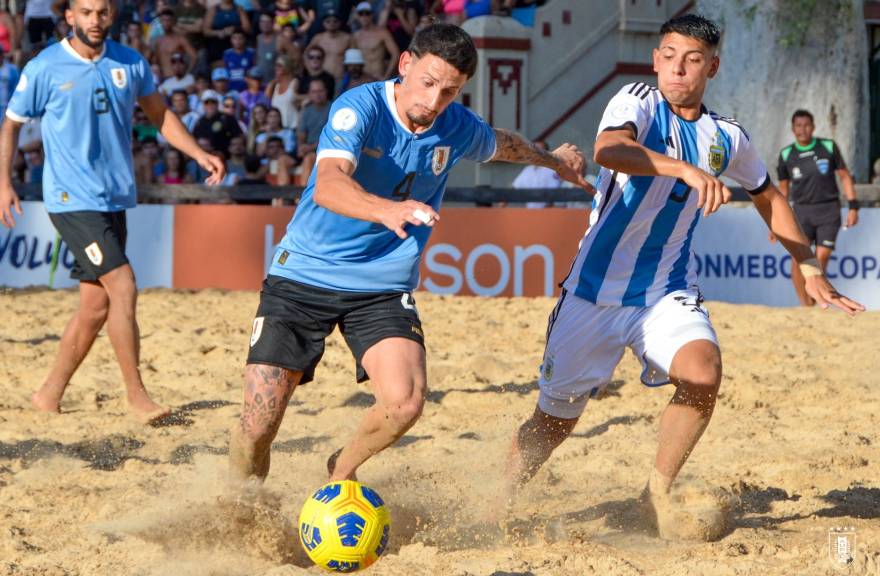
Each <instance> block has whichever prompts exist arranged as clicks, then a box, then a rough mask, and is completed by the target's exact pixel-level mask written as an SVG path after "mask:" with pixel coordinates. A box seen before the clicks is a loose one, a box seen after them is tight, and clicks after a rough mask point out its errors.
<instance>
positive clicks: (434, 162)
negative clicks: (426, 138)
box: [431, 146, 449, 176]
mask: <svg viewBox="0 0 880 576" xmlns="http://www.w3.org/2000/svg"><path fill="white" fill-rule="evenodd" d="M447 163H449V146H435V147H434V158H432V159H431V171H432V172H433V173H434V176H439V175H440V174H442V173H443V171H444V170H446V164H447Z"/></svg>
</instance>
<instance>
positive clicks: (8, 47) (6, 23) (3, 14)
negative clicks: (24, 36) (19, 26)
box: [0, 9, 19, 59]
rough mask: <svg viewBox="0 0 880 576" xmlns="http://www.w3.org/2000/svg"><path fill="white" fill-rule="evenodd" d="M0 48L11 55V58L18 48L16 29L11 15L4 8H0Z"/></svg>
mask: <svg viewBox="0 0 880 576" xmlns="http://www.w3.org/2000/svg"><path fill="white" fill-rule="evenodd" d="M0 49H2V50H3V53H4V54H10V55H12V58H13V59H15V54H16V53H17V52H18V49H19V46H18V31H17V30H16V29H15V22H14V21H13V19H12V16H11V15H10V14H9V11H8V10H6V9H2V10H0Z"/></svg>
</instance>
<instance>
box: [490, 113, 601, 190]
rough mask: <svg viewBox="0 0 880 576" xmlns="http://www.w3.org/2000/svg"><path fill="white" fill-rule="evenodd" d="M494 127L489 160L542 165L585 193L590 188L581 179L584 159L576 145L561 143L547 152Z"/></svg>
mask: <svg viewBox="0 0 880 576" xmlns="http://www.w3.org/2000/svg"><path fill="white" fill-rule="evenodd" d="M494 131H495V143H496V145H495V155H494V156H493V157H492V161H500V162H513V163H515V164H530V165H533V166H544V167H545V168H550V169H551V170H555V171H556V173H557V174H559V177H560V178H562V179H563V180H567V181H569V182H571V183H572V184H575V185H577V186H580V187H581V188H583V189H584V190H586V191H587V192H589V193H592V192H593V191H594V190H593V187H592V186H590V184H589V182H587V181H586V180H584V176H583V173H584V167H585V166H586V160H584V155H583V153H582V152H581V151H580V150H579V149H578V147H577V146H575V145H573V144H563V145H562V146H560V147H559V148H557V149H556V150H554V151H552V152H550V151H547V150H542V149H541V148H539V147H538V146H536V145H535V144H534V143H532V142H529V141H528V140H526V139H525V138H523V137H522V136H520V135H519V134H517V133H516V132H511V131H510V130H504V129H502V128H495V129H494Z"/></svg>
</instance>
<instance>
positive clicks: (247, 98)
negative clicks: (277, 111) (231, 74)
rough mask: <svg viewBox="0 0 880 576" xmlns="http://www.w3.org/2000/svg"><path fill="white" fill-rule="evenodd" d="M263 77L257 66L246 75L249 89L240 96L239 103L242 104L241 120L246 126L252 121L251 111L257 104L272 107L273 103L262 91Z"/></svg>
mask: <svg viewBox="0 0 880 576" xmlns="http://www.w3.org/2000/svg"><path fill="white" fill-rule="evenodd" d="M262 76H263V75H262V73H261V72H260V69H259V68H257V67H256V66H254V67H253V68H251V69H250V70H248V71H247V74H246V75H245V81H246V82H247V89H246V90H245V91H244V92H242V93H241V94H239V96H238V99H239V102H241V119H242V121H243V122H244V123H245V125H247V123H248V121H249V120H250V119H251V110H253V108H254V106H256V105H257V104H264V105H266V106H271V105H272V101H271V100H269V98H267V97H266V94H265V93H264V92H263V91H262V90H261V89H260V81H261V79H262Z"/></svg>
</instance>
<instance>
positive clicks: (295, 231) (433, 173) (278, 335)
mask: <svg viewBox="0 0 880 576" xmlns="http://www.w3.org/2000/svg"><path fill="white" fill-rule="evenodd" d="M476 65H477V53H476V48H475V47H474V44H473V41H472V40H471V38H470V36H468V34H467V33H466V32H465V31H463V30H462V29H461V28H459V27H457V26H451V25H446V24H438V25H433V26H429V27H427V28H425V29H424V30H422V31H420V32H419V33H418V34H417V35H416V37H415V38H414V39H413V42H412V45H411V46H410V47H409V49H408V50H407V51H406V52H404V53H403V54H402V55H401V57H400V61H399V72H400V78H399V80H397V81H388V82H375V83H372V84H365V85H363V86H360V87H358V88H354V89H352V90H349V91H348V92H345V93H344V94H343V95H342V96H340V97H339V98H338V99H337V100H336V102H335V103H334V104H333V107H332V108H331V111H330V120H329V121H328V123H327V125H326V126H325V127H324V130H323V132H322V134H321V137H320V141H319V144H318V151H317V165H316V168H315V170H313V171H312V174H311V176H310V178H309V181H308V185H307V187H306V189H305V192H304V193H303V196H302V200H301V201H300V204H299V206H298V207H297V210H296V213H295V215H294V217H293V220H292V221H291V222H290V225H289V226H288V229H287V234H286V235H285V237H284V239H283V240H282V241H281V244H280V245H279V247H278V249H277V251H276V253H275V256H274V258H273V261H272V267H271V269H270V270H269V276H268V277H267V278H266V281H265V282H264V284H263V290H262V293H261V295H260V306H259V309H258V310H257V315H256V318H255V320H254V325H253V332H252V335H251V347H250V353H249V355H248V364H247V368H246V369H245V391H244V392H245V394H244V396H245V397H244V406H243V408H242V413H241V419H240V425H239V426H237V427H236V428H235V429H234V431H233V438H232V442H231V446H230V459H231V472H232V476H233V477H234V479H236V480H245V479H247V478H249V477H256V478H257V479H259V480H262V479H264V478H265V477H266V475H267V474H268V472H269V449H270V445H271V443H272V440H273V439H274V437H275V434H276V433H277V431H278V426H279V425H280V424H281V419H282V418H283V416H284V410H285V408H286V407H287V402H288V400H289V399H290V395H291V394H292V393H293V390H294V388H295V387H296V386H297V385H299V384H304V383H306V382H308V381H310V380H312V378H313V376H314V371H315V367H316V365H317V364H318V361H319V360H320V358H321V355H322V354H323V351H324V339H325V338H326V337H327V336H328V335H329V334H330V333H331V332H332V331H333V329H334V327H336V326H339V328H340V330H341V331H342V334H343V335H344V337H345V340H346V342H347V343H348V346H349V348H351V351H352V353H353V354H354V356H355V359H356V361H357V368H358V380H359V381H363V380H366V379H368V378H369V380H370V383H371V386H372V390H373V392H374V394H375V396H376V403H375V404H374V406H373V407H372V408H370V409H369V410H368V412H367V415H366V417H365V418H364V419H363V421H362V422H361V424H360V427H359V428H358V431H357V434H356V435H355V437H354V438H353V439H352V440H351V441H349V442H348V443H347V444H346V445H345V446H344V447H343V448H342V449H341V450H340V451H338V452H337V453H335V454H334V455H333V456H332V457H331V459H330V461H329V462H328V471H329V473H330V477H331V479H333V480H340V479H347V478H348V479H350V478H354V477H355V473H356V470H357V468H358V466H360V465H361V464H362V463H363V462H364V461H366V460H367V458H369V457H370V456H372V455H374V454H376V453H378V452H379V451H381V450H383V449H384V448H386V447H387V446H389V445H391V444H392V443H393V442H394V441H396V440H397V439H398V438H400V436H402V435H403V433H404V432H405V431H406V430H408V429H409V428H410V427H411V426H412V425H413V424H414V423H415V421H416V419H417V418H418V417H419V414H420V413H421V411H422V406H423V404H424V401H425V391H426V387H427V378H426V375H425V349H424V339H423V335H422V327H421V322H420V321H419V315H418V312H417V311H416V306H415V301H414V300H413V297H412V294H411V292H412V290H414V289H415V288H416V286H417V284H418V265H419V259H420V257H421V254H422V251H423V250H424V248H425V244H426V243H427V241H428V236H429V234H430V232H431V227H432V226H433V225H434V223H436V222H437V221H438V220H439V219H440V216H439V210H440V203H441V201H442V199H443V191H444V189H445V187H446V179H447V176H448V174H449V171H450V169H451V168H452V167H453V166H454V165H455V164H456V163H458V162H459V161H460V160H463V159H469V160H474V161H477V162H487V161H490V160H503V161H510V162H520V163H529V164H538V165H542V166H547V167H549V168H552V169H554V170H556V171H557V172H558V173H559V174H560V176H561V177H562V178H564V179H566V180H569V181H571V182H573V183H576V184H578V185H581V186H584V187H586V186H588V184H587V183H586V182H585V181H584V180H583V178H582V177H581V171H582V169H583V163H584V160H583V156H582V154H581V153H580V151H578V150H577V148H575V147H574V146H570V145H563V146H561V147H560V148H558V149H557V150H555V151H554V152H553V153H549V152H547V151H544V150H542V149H540V148H538V147H536V146H534V145H533V144H531V143H530V142H527V141H525V140H524V139H523V138H522V137H520V136H518V135H517V134H515V133H512V132H508V131H505V130H500V129H493V128H492V127H490V126H489V125H488V124H486V123H485V122H484V121H483V120H482V119H481V118H479V117H478V116H477V115H475V114H474V113H473V112H471V111H470V110H468V109H466V108H465V107H464V106H462V105H460V104H457V103H454V102H453V101H454V100H455V98H456V97H457V96H458V95H459V93H460V92H461V90H462V88H463V87H464V85H465V83H466V82H467V80H468V79H469V78H470V77H471V76H472V75H473V74H474V70H475V68H476Z"/></svg>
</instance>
